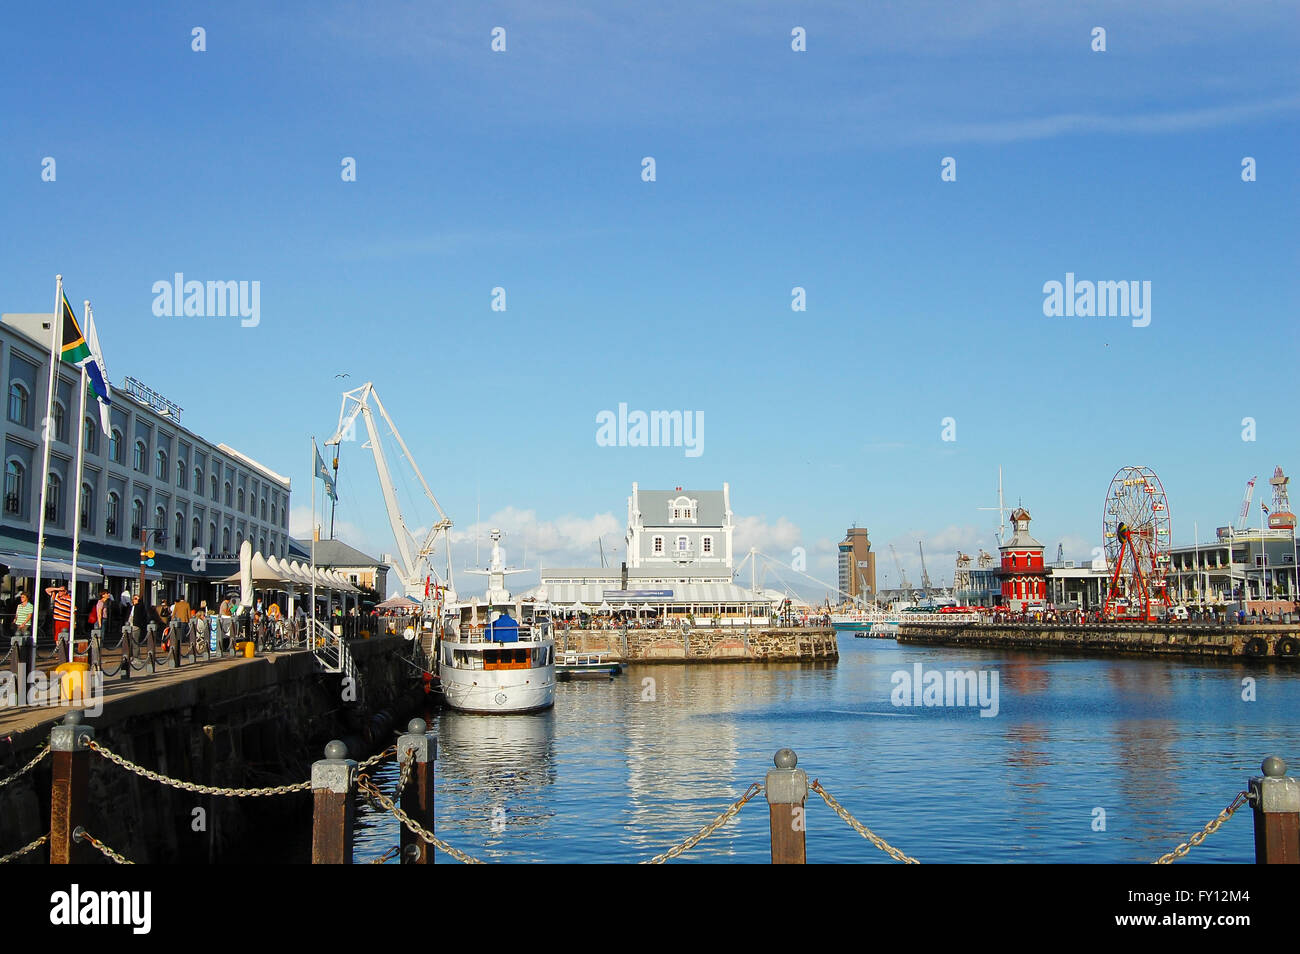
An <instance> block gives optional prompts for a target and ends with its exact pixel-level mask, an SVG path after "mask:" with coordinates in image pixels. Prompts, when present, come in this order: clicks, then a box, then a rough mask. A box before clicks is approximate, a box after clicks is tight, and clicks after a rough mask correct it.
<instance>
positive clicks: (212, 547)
mask: <svg viewBox="0 0 1300 954" xmlns="http://www.w3.org/2000/svg"><path fill="white" fill-rule="evenodd" d="M208 552H209V553H216V552H217V525H216V524H215V523H210V524H208Z"/></svg>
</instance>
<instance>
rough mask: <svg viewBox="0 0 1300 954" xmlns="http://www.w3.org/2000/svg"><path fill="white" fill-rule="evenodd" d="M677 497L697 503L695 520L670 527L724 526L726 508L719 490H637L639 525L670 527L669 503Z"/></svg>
mask: <svg viewBox="0 0 1300 954" xmlns="http://www.w3.org/2000/svg"><path fill="white" fill-rule="evenodd" d="M678 497H689V498H690V499H691V500H694V501H697V502H698V504H699V507H698V509H697V512H696V513H695V520H694V521H693V522H691V523H680V522H679V523H676V524H671V526H696V527H722V526H726V523H727V518H726V513H727V507H726V502H725V499H724V496H723V493H722V491H721V490H640V489H638V490H637V494H636V499H637V508H638V509H639V510H640V511H641V523H642V524H643V525H645V526H654V527H660V526H664V527H666V526H670V524H669V520H668V517H669V512H668V506H669V503H670V502H671V501H673V500H676V499H677V498H678Z"/></svg>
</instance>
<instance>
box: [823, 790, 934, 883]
mask: <svg viewBox="0 0 1300 954" xmlns="http://www.w3.org/2000/svg"><path fill="white" fill-rule="evenodd" d="M808 787H809V788H810V789H812V790H813V791H814V792H816V793H817V794H818V795H820V796H821V797H822V800H823V801H824V802H825V803H826V804H827V805H829V806H830V807H831V809H832V810H833V811H834V812H835V814H837V815H839V816H840V818H842V819H844V821H845V822H846V823H847V824H848V826H849V827H850V828H852V829H853V830H854V831H856V832H857V833H858V834H859V835H861V836H862V837H863V838H865V839H867V841H869V842H871V843H872V844H873V845H875V846H876V847H877V848H879V849H880V850H881V851H883V852H884V853H885V854H887V855H889V857H891V858H893V859H894V860H895V861H901V862H903V864H907V865H919V864H920V863H921V862H919V861H917V860H916V859H915V858H913V857H912V856H911V855H906V854H904V853H903V852H901V851H899V850H898V849H897V848H895V847H894V846H893V845H891V844H890V843H889V842H887V841H885V839H883V838H881V837H880V836H879V835H877V834H876V833H875V832H874V831H872V830H871V829H870V828H868V827H867V826H866V825H864V824H862V822H860V821H858V820H857V819H856V818H854V817H853V815H852V814H851V813H850V812H849V810H848V809H847V808H845V807H844V806H843V805H841V804H840V803H839V802H838V801H837V800H836V799H835V796H834V795H832V794H831V793H830V792H828V791H826V789H824V788H822V783H821V780H820V779H813V783H812V784H811V785H809V786H808Z"/></svg>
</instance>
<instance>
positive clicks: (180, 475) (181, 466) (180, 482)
mask: <svg viewBox="0 0 1300 954" xmlns="http://www.w3.org/2000/svg"><path fill="white" fill-rule="evenodd" d="M189 476H190V475H189V469H188V468H187V467H186V466H185V458H184V457H178V458H176V486H177V487H179V488H181V490H189V488H188V487H187V486H185V481H187V480H188V479H189Z"/></svg>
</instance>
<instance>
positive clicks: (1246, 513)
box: [1237, 474, 1259, 533]
mask: <svg viewBox="0 0 1300 954" xmlns="http://www.w3.org/2000/svg"><path fill="white" fill-rule="evenodd" d="M1258 479H1259V475H1258V474H1256V475H1255V476H1254V477H1252V478H1250V480H1248V481H1246V496H1245V497H1244V498H1242V501H1241V513H1239V514H1238V515H1237V532H1238V533H1241V532H1242V531H1243V530H1245V529H1246V521H1247V520H1248V519H1249V518H1250V498H1251V497H1252V496H1254V494H1255V481H1257V480H1258Z"/></svg>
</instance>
